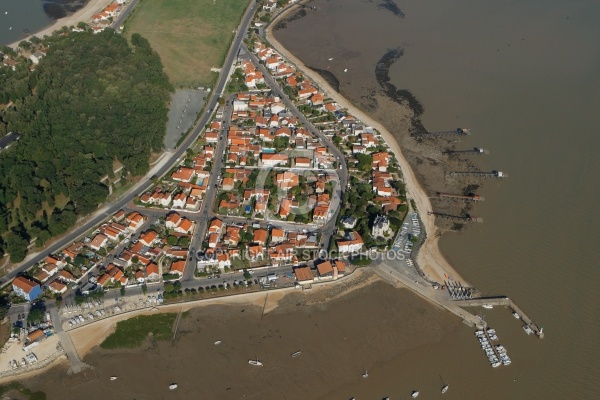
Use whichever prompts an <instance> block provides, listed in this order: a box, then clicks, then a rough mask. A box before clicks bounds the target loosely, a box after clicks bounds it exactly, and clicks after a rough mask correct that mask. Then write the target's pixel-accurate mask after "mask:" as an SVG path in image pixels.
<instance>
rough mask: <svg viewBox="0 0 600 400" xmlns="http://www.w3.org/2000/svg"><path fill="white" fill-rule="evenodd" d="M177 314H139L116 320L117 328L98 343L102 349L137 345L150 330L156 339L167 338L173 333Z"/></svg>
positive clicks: (139, 344)
mask: <svg viewBox="0 0 600 400" xmlns="http://www.w3.org/2000/svg"><path fill="white" fill-rule="evenodd" d="M176 317H177V314H173V313H169V314H155V315H140V316H139V317H134V318H130V319H128V320H125V321H121V322H117V329H116V330H115V332H114V333H112V334H111V335H110V336H109V337H107V338H106V339H105V340H104V342H102V344H101V345H100V347H102V348H103V349H122V348H127V349H130V348H134V347H139V346H141V345H142V343H144V340H145V339H146V338H147V337H148V333H150V332H152V335H153V338H154V339H156V340H167V339H169V338H170V337H171V336H172V335H173V331H172V329H173V323H174V322H175V318H176Z"/></svg>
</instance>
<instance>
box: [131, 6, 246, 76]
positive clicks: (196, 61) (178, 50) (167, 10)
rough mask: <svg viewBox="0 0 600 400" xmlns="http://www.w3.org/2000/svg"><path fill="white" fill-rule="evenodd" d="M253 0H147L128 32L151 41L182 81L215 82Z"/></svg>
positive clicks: (169, 71)
mask: <svg viewBox="0 0 600 400" xmlns="http://www.w3.org/2000/svg"><path fill="white" fill-rule="evenodd" d="M249 1H250V0H194V1H190V0H169V1H164V0H141V1H140V3H139V4H138V5H137V6H136V8H135V10H134V11H133V13H132V15H131V17H130V18H129V19H128V21H127V23H126V26H125V32H126V35H127V37H131V35H132V34H133V33H136V32H137V33H140V34H141V35H142V36H144V37H145V38H146V39H148V40H149V41H150V44H151V45H152V48H154V49H155V50H156V51H157V52H158V54H159V55H160V58H161V60H162V63H163V65H164V67H165V72H166V73H167V75H168V76H169V79H170V80H171V83H173V85H175V86H177V87H196V86H206V85H209V84H212V83H213V82H214V81H215V80H216V76H217V74H216V73H215V72H211V71H210V69H211V68H213V67H214V68H220V67H221V66H222V65H221V64H222V63H223V61H224V59H225V56H226V54H227V50H228V49H229V44H230V42H231V40H232V39H233V31H234V30H235V29H236V28H237V26H238V24H239V21H240V20H241V17H242V14H243V13H244V10H245V9H246V7H247V6H248V3H249Z"/></svg>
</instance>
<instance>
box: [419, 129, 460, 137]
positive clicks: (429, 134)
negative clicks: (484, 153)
mask: <svg viewBox="0 0 600 400" xmlns="http://www.w3.org/2000/svg"><path fill="white" fill-rule="evenodd" d="M470 134H471V130H470V129H466V128H456V129H455V130H453V131H440V132H417V133H415V134H414V136H415V137H418V138H423V139H433V138H437V137H443V136H467V135H470Z"/></svg>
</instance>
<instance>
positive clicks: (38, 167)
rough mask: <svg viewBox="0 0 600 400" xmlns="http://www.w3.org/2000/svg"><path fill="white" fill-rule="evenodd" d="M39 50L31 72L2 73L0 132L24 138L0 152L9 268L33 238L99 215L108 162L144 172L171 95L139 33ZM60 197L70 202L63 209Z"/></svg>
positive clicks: (1, 233) (0, 231)
mask: <svg viewBox="0 0 600 400" xmlns="http://www.w3.org/2000/svg"><path fill="white" fill-rule="evenodd" d="M61 33H62V34H61ZM42 45H43V46H44V48H45V49H46V51H47V55H46V56H45V57H44V58H43V59H42V60H41V61H40V63H39V64H38V65H37V66H36V68H35V70H34V71H33V72H30V71H29V66H30V65H31V63H30V62H29V61H28V60H22V61H23V62H20V63H19V64H18V65H17V68H16V70H15V71H13V70H12V69H11V68H0V104H7V103H10V106H9V107H8V108H7V109H6V110H5V112H4V113H1V112H0V136H2V135H3V134H4V133H6V132H18V133H19V134H20V135H21V138H20V140H19V141H18V142H17V143H16V144H14V145H13V146H12V147H11V148H10V149H8V150H6V151H3V152H2V153H0V255H2V253H4V252H8V253H10V255H11V261H12V262H18V261H21V260H22V259H23V258H24V257H25V255H26V253H27V245H28V243H29V241H30V240H31V239H32V238H37V242H38V243H37V244H38V245H41V244H43V243H44V242H45V241H46V240H48V239H49V238H50V237H52V236H56V235H58V234H61V233H64V232H66V231H67V230H68V229H69V228H70V227H71V226H73V224H74V223H75V221H76V220H77V218H78V216H80V215H84V214H88V213H90V212H91V211H93V210H94V209H96V208H97V206H98V204H99V203H101V202H103V201H104V200H105V199H106V197H107V195H108V188H107V187H106V186H105V185H103V184H102V183H101V182H100V179H101V178H102V177H103V176H105V175H107V174H112V165H113V161H114V160H119V161H120V162H121V163H122V164H123V166H124V171H126V173H127V174H131V175H133V176H139V175H143V174H144V173H145V172H147V170H148V167H149V166H148V160H149V156H150V153H151V152H153V151H159V150H160V149H161V148H162V145H163V137H164V133H165V126H166V121H167V111H168V109H167V107H168V101H169V93H170V92H171V91H172V90H173V89H172V86H171V85H170V83H169V81H168V79H167V76H166V75H165V74H164V72H163V67H162V64H161V61H160V58H159V56H158V55H157V54H156V53H155V52H154V51H153V50H152V49H151V47H150V44H149V42H148V41H147V40H146V39H144V38H143V37H141V36H140V35H139V34H134V35H133V36H132V38H131V44H130V43H128V42H127V40H126V39H125V38H124V37H123V36H121V35H118V34H116V33H115V32H114V31H113V30H111V29H107V30H105V31H103V32H101V33H99V34H93V33H91V32H89V31H88V32H81V33H72V32H68V31H62V32H55V33H54V35H53V36H51V37H48V38H45V39H44V40H43V43H42ZM59 197H60V198H61V199H63V201H62V204H64V199H67V200H68V203H67V204H66V206H63V207H61V209H59V208H57V205H58V204H57V198H59ZM44 209H45V210H47V211H44ZM50 210H53V211H50Z"/></svg>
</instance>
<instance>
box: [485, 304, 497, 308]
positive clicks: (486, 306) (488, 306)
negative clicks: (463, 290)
mask: <svg viewBox="0 0 600 400" xmlns="http://www.w3.org/2000/svg"><path fill="white" fill-rule="evenodd" d="M482 307H483V308H487V309H490V308H494V306H493V305H491V304H484V305H483V306H482Z"/></svg>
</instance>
